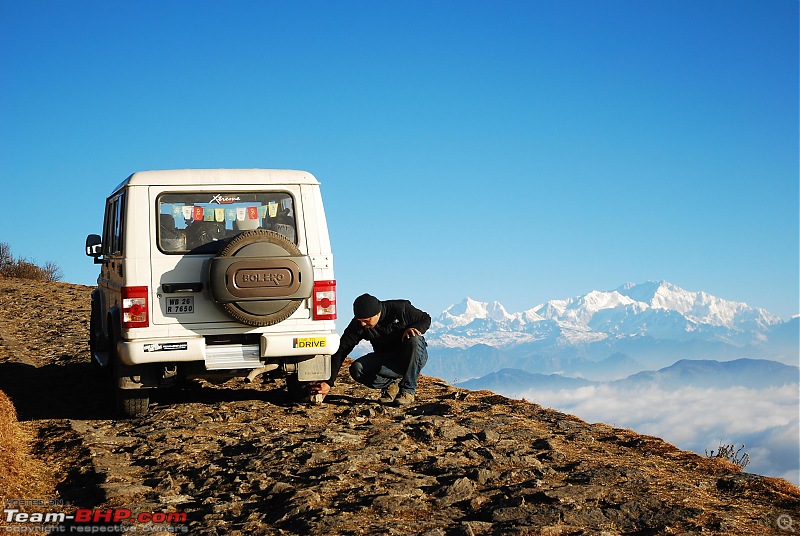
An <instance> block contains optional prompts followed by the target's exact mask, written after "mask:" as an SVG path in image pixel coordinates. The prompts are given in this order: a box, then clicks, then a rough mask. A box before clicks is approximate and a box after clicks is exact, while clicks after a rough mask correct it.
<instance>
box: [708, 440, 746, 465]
mask: <svg viewBox="0 0 800 536" xmlns="http://www.w3.org/2000/svg"><path fill="white" fill-rule="evenodd" d="M743 450H744V445H742V446H741V447H739V449H738V450H737V449H736V446H735V445H723V444H722V443H720V444H719V449H717V452H716V453H714V451H713V450H712V451H711V452H709V451H708V450H706V456H708V457H709V458H724V459H726V460H728V461H729V462H731V463H733V464H735V465H736V466H738V467H739V469H744V468H745V467H747V466H748V465H749V464H750V455H749V454H748V453H746V452H742V451H743Z"/></svg>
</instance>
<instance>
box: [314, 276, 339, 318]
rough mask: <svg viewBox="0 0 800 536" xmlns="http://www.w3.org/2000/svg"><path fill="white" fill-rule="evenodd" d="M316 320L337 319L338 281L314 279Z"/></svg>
mask: <svg viewBox="0 0 800 536" xmlns="http://www.w3.org/2000/svg"><path fill="white" fill-rule="evenodd" d="M313 310H314V320H336V281H314V296H313Z"/></svg>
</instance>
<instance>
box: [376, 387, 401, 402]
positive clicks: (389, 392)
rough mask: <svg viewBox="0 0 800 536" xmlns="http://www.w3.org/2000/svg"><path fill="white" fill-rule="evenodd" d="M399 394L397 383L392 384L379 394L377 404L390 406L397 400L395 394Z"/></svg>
mask: <svg viewBox="0 0 800 536" xmlns="http://www.w3.org/2000/svg"><path fill="white" fill-rule="evenodd" d="M399 392H400V386H399V385H397V382H392V383H390V384H389V386H388V387H387V388H386V389H384V390H383V391H382V392H381V397H380V398H379V399H378V402H380V403H381V404H391V403H392V402H394V399H395V398H397V393H399Z"/></svg>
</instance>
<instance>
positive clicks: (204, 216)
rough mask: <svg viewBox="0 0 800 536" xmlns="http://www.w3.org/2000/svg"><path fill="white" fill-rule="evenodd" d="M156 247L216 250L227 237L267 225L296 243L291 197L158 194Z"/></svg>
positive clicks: (170, 250)
mask: <svg viewBox="0 0 800 536" xmlns="http://www.w3.org/2000/svg"><path fill="white" fill-rule="evenodd" d="M156 203H157V204H158V218H159V221H158V223H159V225H158V237H157V243H158V248H159V249H160V250H161V251H163V252H165V253H198V254H199V253H217V252H219V251H220V250H221V249H222V248H223V247H224V245H225V242H226V240H227V239H229V238H231V237H234V236H236V235H237V234H239V233H241V232H244V231H249V230H251V229H267V230H270V231H275V232H277V233H280V234H282V235H283V236H285V237H286V238H288V239H289V240H290V241H291V242H292V243H294V244H296V243H297V232H296V229H297V226H296V223H295V214H294V201H293V199H292V196H291V195H290V194H288V193H286V192H235V193H224V192H223V193H210V192H200V193H198V192H180V193H165V194H161V195H160V196H158V199H157V201H156Z"/></svg>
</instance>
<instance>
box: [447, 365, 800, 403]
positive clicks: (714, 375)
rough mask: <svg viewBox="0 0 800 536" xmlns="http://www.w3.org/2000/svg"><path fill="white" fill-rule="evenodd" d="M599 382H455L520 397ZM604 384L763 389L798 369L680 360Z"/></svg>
mask: <svg viewBox="0 0 800 536" xmlns="http://www.w3.org/2000/svg"><path fill="white" fill-rule="evenodd" d="M602 383H604V382H597V381H590V380H587V379H584V378H573V377H569V376H564V375H559V374H536V373H531V372H527V371H525V370H520V369H511V368H505V369H501V370H499V371H496V372H491V373H489V374H486V375H484V376H482V377H480V378H475V379H471V380H468V381H463V382H459V383H457V384H456V385H457V386H458V387H463V388H466V389H489V390H491V391H494V392H496V393H501V394H503V395H506V396H512V397H519V396H525V394H526V393H530V392H535V391H537V390H538V391H544V390H546V391H554V390H562V389H576V388H579V387H584V386H586V385H600V384H602ZM605 383H607V384H608V385H610V386H612V387H616V388H633V387H641V386H643V385H648V384H649V385H653V386H654V387H655V386H657V387H659V388H662V389H678V388H681V387H687V386H694V387H718V388H726V387H734V386H743V387H748V388H751V389H763V388H765V387H780V386H782V385H786V384H793V383H800V368H798V367H794V366H790V365H784V364H783V363H778V362H777V361H769V360H765V359H737V360H734V361H722V362H721V361H713V360H689V359H683V360H680V361H678V362H676V363H675V364H673V365H671V366H669V367H665V368H662V369H660V370H656V371H645V372H639V373H636V374H633V375H631V376H628V377H627V378H625V379H622V380H615V381H611V382H605Z"/></svg>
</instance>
